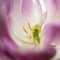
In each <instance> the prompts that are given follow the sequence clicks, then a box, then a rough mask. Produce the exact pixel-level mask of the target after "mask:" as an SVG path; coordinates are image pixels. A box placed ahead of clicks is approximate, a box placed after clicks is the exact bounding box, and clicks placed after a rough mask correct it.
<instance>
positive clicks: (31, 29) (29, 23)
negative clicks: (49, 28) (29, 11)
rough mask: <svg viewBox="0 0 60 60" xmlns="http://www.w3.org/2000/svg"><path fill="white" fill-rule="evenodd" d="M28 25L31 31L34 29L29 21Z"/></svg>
mask: <svg viewBox="0 0 60 60" xmlns="http://www.w3.org/2000/svg"><path fill="white" fill-rule="evenodd" d="M28 27H29V29H30V31H32V28H31V25H30V23H29V22H28Z"/></svg>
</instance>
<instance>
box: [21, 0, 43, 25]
mask: <svg viewBox="0 0 60 60" xmlns="http://www.w3.org/2000/svg"><path fill="white" fill-rule="evenodd" d="M27 2H28V3H27ZM21 9H22V10H21V14H22V15H23V17H24V18H25V19H26V20H28V21H29V22H30V23H31V24H32V25H33V24H36V23H38V22H39V21H40V19H41V15H42V9H41V5H40V2H39V0H23V2H22V7H21ZM31 21H32V22H33V23H32V22H31Z"/></svg>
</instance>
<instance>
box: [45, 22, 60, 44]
mask: <svg viewBox="0 0 60 60" xmlns="http://www.w3.org/2000/svg"><path fill="white" fill-rule="evenodd" d="M44 36H45V39H46V40H47V42H46V43H48V44H50V43H54V44H60V23H50V24H47V25H46V26H45V28H44Z"/></svg>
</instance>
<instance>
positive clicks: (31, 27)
mask: <svg viewBox="0 0 60 60" xmlns="http://www.w3.org/2000/svg"><path fill="white" fill-rule="evenodd" d="M27 2H28V3H27ZM0 6H1V9H0V13H1V14H0V59H1V60H10V59H11V60H49V59H51V58H52V57H53V56H54V55H55V53H56V50H55V49H54V47H53V46H51V45H50V44H46V42H47V41H49V40H47V41H46V40H45V39H44V35H43V34H42V33H43V31H44V30H43V28H42V27H43V25H44V22H45V21H46V17H47V14H46V13H43V12H42V9H41V8H42V7H41V5H40V2H39V0H13V1H12V0H1V1H0ZM44 42H45V43H44ZM41 50H42V51H41ZM51 52H52V53H51Z"/></svg>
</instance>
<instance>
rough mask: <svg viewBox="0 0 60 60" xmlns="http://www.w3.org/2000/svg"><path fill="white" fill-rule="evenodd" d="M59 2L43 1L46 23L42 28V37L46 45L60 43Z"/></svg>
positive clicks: (53, 0)
mask: <svg viewBox="0 0 60 60" xmlns="http://www.w3.org/2000/svg"><path fill="white" fill-rule="evenodd" d="M59 2H60V0H45V3H46V6H47V11H48V13H47V21H46V23H45V26H44V29H43V30H44V33H43V34H44V37H45V40H47V42H46V43H47V44H50V43H51V42H52V43H54V44H59V43H60V37H59V36H60V3H59Z"/></svg>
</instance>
